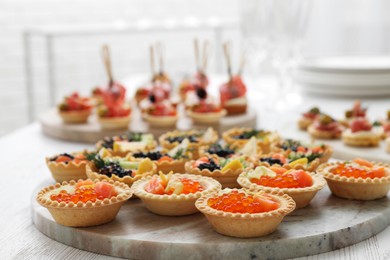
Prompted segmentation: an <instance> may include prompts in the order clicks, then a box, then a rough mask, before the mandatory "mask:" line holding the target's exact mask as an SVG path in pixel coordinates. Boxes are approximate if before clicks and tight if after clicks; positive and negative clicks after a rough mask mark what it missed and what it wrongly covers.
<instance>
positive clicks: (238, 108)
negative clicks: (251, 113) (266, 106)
mask: <svg viewBox="0 0 390 260" xmlns="http://www.w3.org/2000/svg"><path fill="white" fill-rule="evenodd" d="M247 107H248V105H247V104H240V105H239V104H235V105H229V104H225V105H224V106H223V108H224V109H225V110H226V112H227V114H228V115H229V116H231V115H241V114H245V113H246V111H247Z"/></svg>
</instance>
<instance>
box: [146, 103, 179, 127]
mask: <svg viewBox="0 0 390 260" xmlns="http://www.w3.org/2000/svg"><path fill="white" fill-rule="evenodd" d="M142 117H143V118H144V119H145V120H146V121H147V122H148V123H149V125H151V126H156V127H172V126H176V122H177V120H178V116H177V111H176V108H175V107H174V106H173V105H172V104H171V103H170V102H169V101H168V100H164V101H162V102H155V103H153V104H152V105H151V106H150V107H149V108H147V109H146V110H145V111H144V112H143V113H142Z"/></svg>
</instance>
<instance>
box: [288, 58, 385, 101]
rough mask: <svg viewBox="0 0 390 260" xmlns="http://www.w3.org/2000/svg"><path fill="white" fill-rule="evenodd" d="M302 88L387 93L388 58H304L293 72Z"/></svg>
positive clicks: (364, 94) (340, 92) (358, 93)
mask: <svg viewBox="0 0 390 260" xmlns="http://www.w3.org/2000/svg"><path fill="white" fill-rule="evenodd" d="M294 78H295V80H296V81H297V82H298V84H299V85H300V86H301V88H302V90H304V91H306V92H310V93H315V94H323V95H334V96H351V97H355V96H356V97H374V96H383V95H390V57H363V56H362V57H351V56H344V57H342V56H339V57H326V58H315V59H314V58H313V59H307V60H305V61H303V62H302V63H301V64H300V65H299V66H298V69H297V71H296V73H295V74H294Z"/></svg>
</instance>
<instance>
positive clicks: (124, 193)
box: [37, 180, 132, 227]
mask: <svg viewBox="0 0 390 260" xmlns="http://www.w3.org/2000/svg"><path fill="white" fill-rule="evenodd" d="M131 195H132V193H131V191H130V188H129V187H128V186H127V185H125V184H123V183H120V182H113V181H110V182H107V181H91V180H85V181H82V180H79V181H78V182H75V181H70V182H69V183H68V182H63V183H62V184H60V183H57V184H55V185H51V186H48V187H46V188H43V189H42V190H41V191H40V192H39V193H38V195H37V201H38V203H39V204H41V205H42V206H43V207H45V208H47V209H48V210H49V212H50V214H51V215H52V216H53V218H54V220H55V221H56V222H57V223H58V224H61V225H63V226H70V227H90V226H97V225H101V224H105V223H108V222H110V221H112V220H113V219H114V218H115V216H116V215H117V214H118V211H119V209H120V207H121V206H122V204H123V203H124V202H126V201H127V200H128V199H129V198H130V197H131Z"/></svg>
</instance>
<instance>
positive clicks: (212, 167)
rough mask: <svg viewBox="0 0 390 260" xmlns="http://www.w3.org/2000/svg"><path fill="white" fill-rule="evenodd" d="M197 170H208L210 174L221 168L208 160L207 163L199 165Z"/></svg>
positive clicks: (211, 160)
mask: <svg viewBox="0 0 390 260" xmlns="http://www.w3.org/2000/svg"><path fill="white" fill-rule="evenodd" d="M198 168H199V169H200V170H203V169H208V170H210V171H211V172H212V171H214V170H220V169H221V166H219V165H218V164H216V163H215V162H214V160H213V159H209V162H208V163H202V164H199V166H198Z"/></svg>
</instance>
